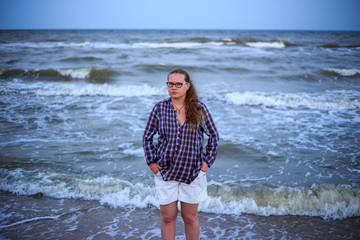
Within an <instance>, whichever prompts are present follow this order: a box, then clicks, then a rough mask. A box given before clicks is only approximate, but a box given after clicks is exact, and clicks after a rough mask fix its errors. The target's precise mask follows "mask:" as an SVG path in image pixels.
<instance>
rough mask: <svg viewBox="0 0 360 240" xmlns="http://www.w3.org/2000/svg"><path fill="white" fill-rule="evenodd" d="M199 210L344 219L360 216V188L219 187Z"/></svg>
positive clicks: (321, 186)
mask: <svg viewBox="0 0 360 240" xmlns="http://www.w3.org/2000/svg"><path fill="white" fill-rule="evenodd" d="M211 187H212V184H210V186H209V189H210V194H211V192H216V193H214V195H213V196H211V197H210V198H208V199H207V200H206V202H205V203H204V204H203V205H202V206H201V207H200V210H202V211H206V212H212V213H222V214H224V213H225V214H242V213H250V214H258V215H264V216H269V215H303V216H319V217H323V218H324V219H343V218H347V217H353V216H359V215H360V186H350V185H337V186H335V185H332V184H322V185H313V186H311V187H309V188H307V187H295V188H290V187H278V188H265V187H263V188H254V187H238V186H230V185H222V184H221V185H217V184H215V185H214V187H215V188H216V191H211ZM234 189H238V190H234Z"/></svg>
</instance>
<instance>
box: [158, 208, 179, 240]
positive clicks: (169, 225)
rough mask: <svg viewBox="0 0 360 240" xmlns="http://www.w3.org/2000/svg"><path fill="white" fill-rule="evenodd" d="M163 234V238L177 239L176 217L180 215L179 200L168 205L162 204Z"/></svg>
mask: <svg viewBox="0 0 360 240" xmlns="http://www.w3.org/2000/svg"><path fill="white" fill-rule="evenodd" d="M160 211H161V236H162V239H163V240H170V239H171V240H172V239H175V232H176V224H175V223H176V217H177V215H178V205H177V201H175V202H172V203H169V204H167V205H160Z"/></svg>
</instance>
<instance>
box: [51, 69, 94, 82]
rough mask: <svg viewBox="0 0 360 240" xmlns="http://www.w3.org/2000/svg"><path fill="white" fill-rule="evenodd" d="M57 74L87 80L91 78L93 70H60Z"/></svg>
mask: <svg viewBox="0 0 360 240" xmlns="http://www.w3.org/2000/svg"><path fill="white" fill-rule="evenodd" d="M57 72H58V73H59V74H60V75H62V76H64V77H71V78H73V79H87V78H89V76H90V72H91V68H75V69H73V68H70V69H58V70H57Z"/></svg>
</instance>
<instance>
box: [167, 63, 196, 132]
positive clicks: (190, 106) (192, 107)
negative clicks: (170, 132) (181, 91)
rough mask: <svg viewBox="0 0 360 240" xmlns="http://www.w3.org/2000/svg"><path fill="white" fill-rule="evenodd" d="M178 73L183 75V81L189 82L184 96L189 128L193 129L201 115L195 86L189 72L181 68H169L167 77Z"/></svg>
mask: <svg viewBox="0 0 360 240" xmlns="http://www.w3.org/2000/svg"><path fill="white" fill-rule="evenodd" d="M174 73H178V74H182V75H184V77H185V82H188V83H190V88H189V89H188V90H187V92H186V97H185V106H186V109H187V118H188V122H189V129H190V130H191V129H193V128H194V127H195V126H196V124H199V123H200V121H201V117H202V111H201V109H200V106H199V98H198V95H197V93H196V89H195V86H194V84H193V81H192V80H191V79H190V76H189V74H188V73H187V72H186V71H185V70H183V69H181V68H175V69H173V70H171V72H170V73H169V74H168V79H169V76H170V75H171V74H174Z"/></svg>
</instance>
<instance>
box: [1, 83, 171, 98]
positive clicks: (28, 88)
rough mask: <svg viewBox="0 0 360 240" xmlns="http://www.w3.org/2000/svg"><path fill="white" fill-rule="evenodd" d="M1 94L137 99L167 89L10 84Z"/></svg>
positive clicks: (92, 85)
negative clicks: (99, 96)
mask: <svg viewBox="0 0 360 240" xmlns="http://www.w3.org/2000/svg"><path fill="white" fill-rule="evenodd" d="M0 92H7V93H9V92H16V93H19V92H21V93H24V94H35V95H38V96H60V95H66V96H97V95H101V96H118V97H136V96H152V95H164V94H166V90H165V88H156V87H152V86H148V85H112V84H107V83H105V84H83V83H76V82H74V83H44V82H40V83H32V84H28V83H26V82H17V83H8V85H7V86H5V87H0Z"/></svg>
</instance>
